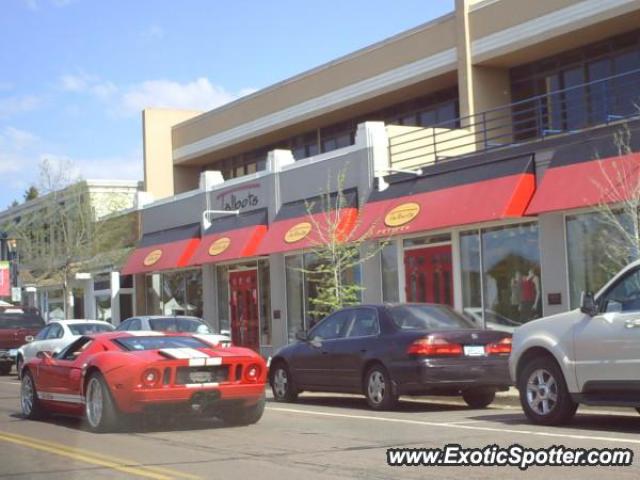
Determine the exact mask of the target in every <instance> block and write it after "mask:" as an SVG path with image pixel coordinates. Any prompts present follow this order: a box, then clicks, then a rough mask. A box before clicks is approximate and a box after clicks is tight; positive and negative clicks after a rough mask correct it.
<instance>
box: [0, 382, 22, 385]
mask: <svg viewBox="0 0 640 480" xmlns="http://www.w3.org/2000/svg"><path fill="white" fill-rule="evenodd" d="M0 383H4V384H5V385H21V384H20V382H0Z"/></svg>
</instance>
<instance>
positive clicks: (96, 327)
mask: <svg viewBox="0 0 640 480" xmlns="http://www.w3.org/2000/svg"><path fill="white" fill-rule="evenodd" d="M67 326H68V327H69V330H71V334H72V335H93V334H94V333H103V332H111V331H113V325H108V324H104V323H74V324H72V325H67Z"/></svg>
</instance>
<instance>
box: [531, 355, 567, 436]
mask: <svg viewBox="0 0 640 480" xmlns="http://www.w3.org/2000/svg"><path fill="white" fill-rule="evenodd" d="M518 390H519V391H520V404H521V405H522V409H523V410H524V413H525V415H526V416H527V417H528V418H529V420H531V421H532V422H533V423H537V424H540V425H559V424H561V423H565V422H567V421H568V420H570V419H571V418H572V417H573V415H574V414H575V413H576V409H577V408H578V404H577V403H575V402H574V401H573V400H572V399H571V395H570V394H569V390H568V389H567V384H566V382H565V380H564V376H563V375H562V371H561V370H560V367H558V364H557V363H556V362H555V361H554V360H552V359H550V358H536V359H533V360H531V361H529V362H528V363H527V364H526V365H525V366H524V368H523V369H522V371H521V372H520V376H519V378H518Z"/></svg>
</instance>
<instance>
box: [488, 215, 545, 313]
mask: <svg viewBox="0 0 640 480" xmlns="http://www.w3.org/2000/svg"><path fill="white" fill-rule="evenodd" d="M482 263H483V278H482V283H483V298H484V308H485V311H486V312H491V314H493V313H496V314H498V315H500V316H502V317H505V318H506V319H510V320H512V321H514V322H516V323H518V324H519V323H525V322H527V321H529V320H533V319H534V318H539V317H541V316H542V289H541V287H542V286H541V281H540V250H539V248H538V225H537V224H535V223H531V224H527V225H515V226H506V227H498V228H492V229H488V230H483V231H482Z"/></svg>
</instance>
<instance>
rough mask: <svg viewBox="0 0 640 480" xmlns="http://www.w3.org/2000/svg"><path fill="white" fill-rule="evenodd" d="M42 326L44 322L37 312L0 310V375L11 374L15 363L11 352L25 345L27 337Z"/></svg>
mask: <svg viewBox="0 0 640 480" xmlns="http://www.w3.org/2000/svg"><path fill="white" fill-rule="evenodd" d="M44 326H45V324H44V320H42V317H41V316H40V314H39V313H38V312H37V310H32V309H24V310H23V309H21V308H5V309H2V310H0V375H9V373H10V372H11V367H12V365H13V364H14V363H15V358H14V356H13V355H12V353H13V352H12V350H15V349H17V348H18V347H20V346H22V345H24V344H25V343H27V337H29V336H33V335H35V334H37V333H38V332H39V331H40V330H42V328H44Z"/></svg>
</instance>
